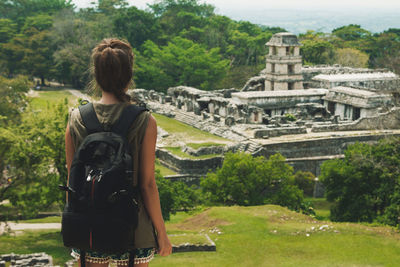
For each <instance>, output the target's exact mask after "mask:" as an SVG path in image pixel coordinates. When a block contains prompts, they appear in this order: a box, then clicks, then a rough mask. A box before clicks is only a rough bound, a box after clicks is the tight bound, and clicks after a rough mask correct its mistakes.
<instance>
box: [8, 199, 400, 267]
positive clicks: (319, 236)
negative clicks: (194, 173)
mask: <svg viewBox="0 0 400 267" xmlns="http://www.w3.org/2000/svg"><path fill="white" fill-rule="evenodd" d="M167 229H168V232H169V233H170V234H182V233H186V234H189V235H188V237H190V238H192V237H193V236H195V235H196V234H199V233H207V234H208V235H209V236H210V237H211V239H212V240H214V242H215V243H216V245H217V251H216V252H192V253H176V254H173V255H171V256H169V257H159V256H157V257H156V258H155V259H154V260H153V262H152V264H151V266H152V267H153V266H163V267H164V266H191V267H192V266H207V267H208V266H352V267H354V266H398V263H399V262H400V233H399V232H398V230H395V229H393V228H390V227H383V226H375V227H373V226H367V225H361V224H353V223H332V222H329V221H318V220H315V219H314V218H312V217H309V216H305V215H302V214H298V213H295V212H292V211H289V210H287V209H286V208H282V207H279V206H274V205H265V206H253V207H238V206H235V207H213V208H209V209H207V210H205V211H202V212H200V213H197V214H194V215H188V214H183V213H179V214H177V215H175V216H173V217H172V218H171V221H170V222H168V223H167ZM190 234H193V235H190ZM171 239H172V241H173V242H183V240H182V236H179V238H176V237H172V238H171ZM188 241H189V240H188ZM37 251H46V252H48V253H50V254H51V255H53V257H55V260H56V263H57V264H61V263H62V262H63V261H65V260H67V259H68V258H69V256H68V251H67V250H65V249H64V248H63V247H62V245H61V240H60V238H59V234H58V233H56V231H54V230H51V231H47V232H46V231H45V232H43V231H37V232H32V231H29V232H27V233H25V234H22V235H17V236H15V237H14V236H12V237H7V236H0V254H5V253H10V252H15V253H27V252H37Z"/></svg>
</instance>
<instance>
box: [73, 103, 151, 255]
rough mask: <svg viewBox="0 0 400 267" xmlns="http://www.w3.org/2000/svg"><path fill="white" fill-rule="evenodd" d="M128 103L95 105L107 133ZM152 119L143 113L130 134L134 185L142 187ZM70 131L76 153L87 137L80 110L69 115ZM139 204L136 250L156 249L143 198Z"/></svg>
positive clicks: (147, 113) (148, 114) (139, 200)
mask: <svg viewBox="0 0 400 267" xmlns="http://www.w3.org/2000/svg"><path fill="white" fill-rule="evenodd" d="M127 105H128V103H118V104H101V103H93V106H94V110H95V111H96V115H97V118H98V119H99V122H100V123H101V125H102V126H103V129H104V130H105V131H109V130H111V127H112V125H113V124H114V123H115V122H116V121H117V120H118V118H119V117H120V115H121V114H122V111H123V109H124V107H126V106H127ZM149 117H150V112H148V111H145V112H142V113H141V114H140V115H139V116H138V117H137V118H136V120H135V121H134V122H133V123H132V125H131V127H130V129H129V133H128V142H129V145H130V147H131V151H132V156H133V166H134V173H133V184H134V185H138V186H140V177H139V176H138V173H139V166H140V164H139V160H140V158H139V155H140V149H141V144H142V140H143V137H144V134H145V131H146V128H147V123H148V120H149ZM69 129H70V133H71V137H72V140H73V142H74V147H75V151H76V150H77V149H78V147H79V145H80V144H81V142H82V140H83V139H84V138H85V137H86V136H87V132H86V129H85V126H84V125H83V121H82V118H81V114H80V112H79V109H77V108H76V109H73V110H71V111H70V114H69ZM138 204H139V223H138V227H137V229H136V232H135V233H136V234H135V247H136V248H151V247H156V246H157V243H156V238H155V233H154V227H153V224H152V222H151V220H150V217H149V215H148V213H147V211H146V208H145V207H144V205H143V201H142V198H141V197H139V199H138Z"/></svg>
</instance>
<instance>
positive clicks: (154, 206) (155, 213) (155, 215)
mask: <svg viewBox="0 0 400 267" xmlns="http://www.w3.org/2000/svg"><path fill="white" fill-rule="evenodd" d="M156 141H157V123H156V120H155V119H154V118H153V116H150V118H149V122H148V124H147V129H146V133H145V135H144V138H143V142H142V148H141V151H140V174H139V175H140V178H141V182H140V190H141V193H142V198H143V202H144V206H145V207H146V210H147V212H148V214H149V216H150V219H151V221H152V222H153V225H154V227H155V228H156V231H157V239H158V246H159V251H158V253H159V254H160V255H161V256H167V255H169V254H171V252H172V245H171V242H170V241H169V239H168V236H167V231H166V229H165V224H164V220H163V218H162V214H161V207H160V197H159V195H158V189H157V184H156V180H155V178H154V161H155V149H156Z"/></svg>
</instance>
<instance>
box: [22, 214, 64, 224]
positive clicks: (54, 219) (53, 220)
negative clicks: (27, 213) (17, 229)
mask: <svg viewBox="0 0 400 267" xmlns="http://www.w3.org/2000/svg"><path fill="white" fill-rule="evenodd" d="M18 223H61V217H60V216H49V217H44V218H39V219H29V220H21V221H18Z"/></svg>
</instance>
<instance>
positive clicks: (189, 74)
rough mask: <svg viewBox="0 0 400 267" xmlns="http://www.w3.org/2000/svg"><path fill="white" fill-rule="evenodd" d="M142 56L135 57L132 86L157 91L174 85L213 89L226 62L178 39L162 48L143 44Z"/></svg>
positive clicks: (226, 65)
mask: <svg viewBox="0 0 400 267" xmlns="http://www.w3.org/2000/svg"><path fill="white" fill-rule="evenodd" d="M143 56H145V57H147V58H148V59H149V60H148V61H146V60H144V58H143V57H140V56H138V59H137V65H138V68H137V71H136V75H135V78H136V79H135V81H136V84H137V86H138V87H143V88H152V89H155V90H158V91H166V89H167V88H168V87H171V86H177V85H188V86H194V87H198V88H201V89H205V90H211V89H214V88H213V86H214V84H215V83H216V82H218V81H219V80H220V79H221V78H222V77H223V75H224V74H225V72H226V70H227V67H228V61H227V60H222V59H221V57H220V56H219V54H218V49H216V48H213V49H210V50H208V51H207V50H206V49H205V48H204V47H202V46H200V45H198V44H196V43H194V42H192V41H190V40H188V39H184V38H181V37H176V38H174V39H173V40H172V41H171V42H170V43H168V45H167V46H163V47H158V46H157V45H156V44H154V43H153V42H151V41H146V42H145V44H144V51H143Z"/></svg>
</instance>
